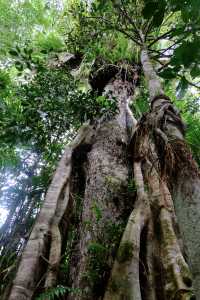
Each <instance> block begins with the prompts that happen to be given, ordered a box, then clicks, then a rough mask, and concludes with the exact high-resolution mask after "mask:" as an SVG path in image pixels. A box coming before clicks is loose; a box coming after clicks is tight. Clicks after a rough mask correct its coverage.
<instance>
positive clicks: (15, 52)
mask: <svg viewBox="0 0 200 300" xmlns="http://www.w3.org/2000/svg"><path fill="white" fill-rule="evenodd" d="M8 52H9V54H10V55H12V56H19V53H18V52H17V51H16V50H14V49H11V50H10V51H8Z"/></svg>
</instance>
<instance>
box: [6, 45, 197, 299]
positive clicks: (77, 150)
mask: <svg viewBox="0 0 200 300" xmlns="http://www.w3.org/2000/svg"><path fill="white" fill-rule="evenodd" d="M141 62H142V66H143V71H144V74H145V77H146V79H147V82H148V87H149V91H150V98H151V99H150V101H151V111H150V112H149V113H148V114H145V115H144V116H142V118H141V119H140V120H139V121H138V123H137V122H136V120H135V119H134V118H133V116H132V113H131V112H130V109H129V107H128V103H129V101H130V97H131V96H132V95H133V92H134V80H132V81H130V80H129V81H128V80H126V78H122V77H120V76H121V74H120V73H119V74H117V75H115V77H114V78H112V80H110V81H109V82H108V84H107V85H106V87H105V89H104V93H105V94H107V96H108V97H115V99H116V101H117V103H118V108H119V113H118V114H117V116H115V117H113V118H111V119H109V120H108V119H107V120H105V119H104V120H103V119H101V120H100V121H99V122H98V123H97V124H96V125H94V126H93V127H92V126H89V125H88V126H84V127H83V129H82V130H81V132H80V134H79V135H78V137H77V139H76V140H75V142H74V143H73V144H72V145H71V146H70V147H68V148H67V149H66V151H65V153H64V156H63V158H62V160H61V162H60V164H59V166H58V168H57V171H56V173H55V176H54V178H53V181H52V184H51V186H50V188H49V190H48V193H47V195H46V199H45V202H44V205H43V207H42V210H41V212H40V215H39V217H38V219H37V220H36V224H35V226H34V229H33V231H32V233H31V236H30V238H29V241H28V244H27V246H26V248H25V250H24V252H23V255H22V258H21V262H20V263H19V268H18V271H17V275H16V278H15V279H14V282H13V287H12V289H11V292H10V296H9V300H14V299H20V300H25V299H26V300H28V299H31V297H32V296H33V294H34V293H35V291H36V292H37V289H38V287H41V286H43V287H45V288H46V289H48V288H49V287H53V286H55V285H56V281H57V277H58V267H59V263H60V259H61V256H62V253H63V252H64V251H65V249H64V248H66V247H68V251H69V253H70V255H69V258H68V262H69V274H68V277H69V279H68V282H67V284H68V286H70V288H71V292H69V293H68V295H66V297H65V298H66V299H68V300H69V299H70V300H81V299H83V300H86V299H87V300H92V299H93V300H95V299H104V300H114V299H116V300H117V299H118V300H124V299H131V300H161V299H162V300H165V299H166V300H167V299H174V300H180V299H181V300H189V299H195V298H194V294H193V290H192V278H191V274H190V270H189V267H188V264H187V259H186V257H185V255H184V247H183V243H182V236H183V239H184V244H185V245H187V246H188V248H189V249H188V250H187V251H188V254H189V262H190V266H191V270H192V273H193V277H194V288H195V292H196V295H199V288H198V285H199V284H200V283H199V277H198V276H199V275H200V273H199V265H198V266H197V259H196V257H195V255H198V252H199V247H198V246H197V247H196V244H194V243H196V242H197V241H196V240H195V238H198V236H199V230H198V229H196V228H194V231H195V233H194V238H193V237H191V230H192V229H191V226H194V225H195V223H194V221H193V220H192V217H194V218H195V222H198V224H199V222H200V221H199V220H198V213H197V211H196V210H197V209H198V207H199V202H198V199H199V198H198V197H199V194H198V192H199V190H198V189H199V187H198V188H197V186H196V183H199V177H198V172H197V167H196V165H195V163H194V162H193V161H192V160H189V161H186V157H189V156H188V155H189V151H188V149H187V147H186V145H185V142H184V125H183V123H182V121H181V118H180V115H179V113H178V111H177V110H176V108H175V107H174V106H173V105H172V103H171V102H170V99H169V98H168V97H167V96H166V95H164V92H163V90H162V87H161V83H160V81H159V80H158V78H157V76H156V73H155V71H154V69H153V67H152V64H151V62H150V60H149V57H148V52H147V51H146V50H142V55H141ZM131 134H132V135H131ZM178 153H179V154H180V157H181V161H182V163H183V165H184V166H185V167H186V169H185V173H184V175H183V173H181V172H180V173H179V167H180V166H179V160H178ZM185 153H186V155H185ZM188 170H191V171H190V172H189V173H188ZM185 174H186V175H187V174H188V175H191V176H190V178H189V180H188V182H190V189H189V187H188V188H187V185H186V176H185ZM174 178H176V179H177V183H175V182H174ZM130 187H131V190H132V191H130ZM190 196H191V197H190ZM188 198H189V200H190V201H189V200H188ZM173 201H174V202H175V209H174V203H173ZM180 205H182V207H183V211H182V207H181V206H180ZM175 210H176V213H177V216H178V221H179V223H180V231H181V233H182V236H181V234H180V232H179V228H178V224H177V219H176V213H175ZM188 211H189V212H188ZM186 218H187V219H188V221H189V223H188V224H187V222H186ZM75 219H76V220H75ZM69 223H71V224H72V225H73V226H74V227H73V229H72V233H73V234H71V235H72V236H73V238H72V241H71V244H70V245H69V244H68V242H67V241H68V240H69V237H70V228H69ZM185 223H186V224H185ZM192 228H193V227H192ZM61 245H63V249H62V247H61ZM198 245H199V243H198ZM41 262H42V263H43V265H41V266H40V264H41ZM44 270H45V272H44Z"/></svg>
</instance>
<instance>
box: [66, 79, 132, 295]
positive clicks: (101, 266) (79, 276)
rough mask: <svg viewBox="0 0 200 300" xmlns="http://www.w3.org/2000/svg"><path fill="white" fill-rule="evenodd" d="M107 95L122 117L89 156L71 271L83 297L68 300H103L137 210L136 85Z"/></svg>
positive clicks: (102, 129)
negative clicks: (130, 144)
mask: <svg viewBox="0 0 200 300" xmlns="http://www.w3.org/2000/svg"><path fill="white" fill-rule="evenodd" d="M104 93H105V94H107V96H108V95H109V97H115V98H116V101H117V102H118V107H119V114H118V115H117V117H115V118H114V119H112V120H110V121H108V120H107V121H104V122H102V123H101V122H100V124H99V125H98V127H97V129H96V134H95V139H94V143H93V146H92V149H91V151H90V152H89V153H88V155H87V162H86V165H85V173H86V174H85V176H86V179H85V182H86V185H85V192H84V197H83V208H82V213H81V221H80V225H79V240H78V242H77V244H76V251H75V253H74V254H73V255H72V257H71V270H70V278H71V284H72V287H73V288H79V289H81V293H80V295H70V296H69V297H68V298H67V299H76V300H78V299H87V300H89V299H91V300H94V299H99V298H101V297H103V294H104V291H105V287H106V283H107V281H108V276H109V273H110V268H111V266H112V263H113V257H114V255H115V253H116V250H117V247H118V244H119V242H120V237H121V234H122V232H123V229H124V226H125V221H126V219H127V217H128V216H129V214H130V212H131V208H132V207H133V202H129V201H130V200H129V199H128V194H127V186H128V178H129V173H130V170H129V166H128V158H127V140H128V132H127V125H128V122H129V124H130V122H131V128H132V127H133V125H134V120H133V119H132V116H131V115H130V111H129V108H128V101H129V98H130V96H131V95H132V93H133V84H132V83H130V82H128V81H127V82H126V81H123V80H121V79H113V80H112V81H110V82H109V83H108V84H107V86H106V87H105V92H104ZM77 257H78V260H77ZM74 261H75V263H73V262H74Z"/></svg>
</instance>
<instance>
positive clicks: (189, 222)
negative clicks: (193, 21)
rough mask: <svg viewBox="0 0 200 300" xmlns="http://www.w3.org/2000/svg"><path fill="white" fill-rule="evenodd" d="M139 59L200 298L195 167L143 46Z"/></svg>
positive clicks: (199, 193) (199, 186)
mask: <svg viewBox="0 0 200 300" xmlns="http://www.w3.org/2000/svg"><path fill="white" fill-rule="evenodd" d="M141 62H142V65H143V70H144V74H145V78H146V80H147V83H148V88H149V93H150V100H151V113H150V119H151V121H150V123H151V126H152V128H153V129H154V132H155V133H156V135H157V150H158V156H159V160H160V164H161V169H162V173H163V174H164V175H165V176H167V178H168V180H167V181H168V185H169V186H170V187H171V193H172V197H173V201H174V205H175V211H176V215H177V218H178V224H179V227H180V231H181V234H182V238H183V241H184V246H185V251H186V253H187V256H188V260H189V264H190V268H191V271H192V275H193V284H194V289H195V294H196V297H197V299H200V264H199V259H200V176H199V171H198V167H197V164H196V162H195V161H194V160H193V158H192V155H191V152H190V150H189V149H188V147H187V145H186V143H185V141H184V129H185V126H184V124H183V122H182V120H181V117H180V115H179V112H178V110H177V109H176V107H174V105H173V104H172V103H171V101H170V99H169V98H168V97H166V96H165V95H164V92H163V90H162V86H161V83H160V80H159V79H158V77H157V76H156V73H155V71H154V69H153V66H152V64H151V62H150V59H149V56H148V52H147V50H143V51H142V53H141Z"/></svg>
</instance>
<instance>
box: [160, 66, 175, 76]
mask: <svg viewBox="0 0 200 300" xmlns="http://www.w3.org/2000/svg"><path fill="white" fill-rule="evenodd" d="M159 76H160V77H162V78H165V79H173V78H175V77H176V72H175V71H174V69H172V68H167V69H165V70H163V71H162V72H160V73H159Z"/></svg>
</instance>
